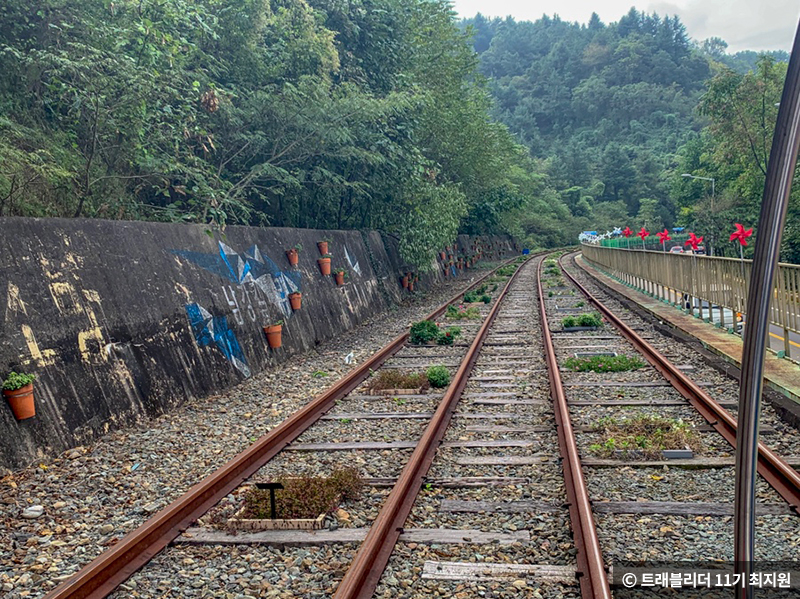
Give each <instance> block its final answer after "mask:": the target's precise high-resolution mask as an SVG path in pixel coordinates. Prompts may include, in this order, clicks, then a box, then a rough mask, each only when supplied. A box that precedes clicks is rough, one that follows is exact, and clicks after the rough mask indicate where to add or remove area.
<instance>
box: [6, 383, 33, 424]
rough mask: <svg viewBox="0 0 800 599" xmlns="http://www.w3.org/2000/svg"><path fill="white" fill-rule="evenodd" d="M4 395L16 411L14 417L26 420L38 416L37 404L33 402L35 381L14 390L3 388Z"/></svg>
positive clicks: (13, 410) (12, 409)
mask: <svg viewBox="0 0 800 599" xmlns="http://www.w3.org/2000/svg"><path fill="white" fill-rule="evenodd" d="M3 396H4V397H5V398H6V400H7V401H8V403H9V405H10V406H11V411H12V412H14V418H16V419H17V420H25V419H26V418H33V417H34V416H36V406H35V405H34V403H33V383H28V384H27V385H25V386H24V387H20V388H19V389H15V390H14V391H7V390H5V389H4V390H3Z"/></svg>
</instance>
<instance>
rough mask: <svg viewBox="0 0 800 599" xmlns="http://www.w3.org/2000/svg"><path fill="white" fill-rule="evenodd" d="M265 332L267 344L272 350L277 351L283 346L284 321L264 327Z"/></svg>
mask: <svg viewBox="0 0 800 599" xmlns="http://www.w3.org/2000/svg"><path fill="white" fill-rule="evenodd" d="M264 332H265V333H266V334H267V343H268V344H269V346H270V347H271V348H272V349H276V348H278V347H280V346H281V345H282V343H281V334H282V332H283V321H282V320H279V321H278V322H276V323H274V324H271V325H269V326H268V327H264Z"/></svg>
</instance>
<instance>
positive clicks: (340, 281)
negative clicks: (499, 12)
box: [334, 268, 347, 285]
mask: <svg viewBox="0 0 800 599" xmlns="http://www.w3.org/2000/svg"><path fill="white" fill-rule="evenodd" d="M334 277H335V278H336V284H337V285H344V280H345V278H346V277H347V271H346V270H345V269H344V268H337V269H336V270H335V271H334Z"/></svg>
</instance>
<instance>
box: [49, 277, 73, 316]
mask: <svg viewBox="0 0 800 599" xmlns="http://www.w3.org/2000/svg"><path fill="white" fill-rule="evenodd" d="M49 287H50V295H51V296H52V297H53V302H54V303H55V305H56V308H58V311H59V312H61V313H62V314H64V313H70V314H78V313H80V311H81V305H80V296H79V295H78V292H77V291H76V290H75V287H73V286H72V284H70V283H60V282H57V281H53V282H52V283H50V285H49Z"/></svg>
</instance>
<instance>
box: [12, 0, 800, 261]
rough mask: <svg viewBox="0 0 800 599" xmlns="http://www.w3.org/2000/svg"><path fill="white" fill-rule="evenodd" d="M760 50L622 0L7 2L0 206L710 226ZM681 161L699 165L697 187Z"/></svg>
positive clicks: (437, 229)
mask: <svg viewBox="0 0 800 599" xmlns="http://www.w3.org/2000/svg"><path fill="white" fill-rule="evenodd" d="M783 58H785V53H783V54H781V53H773V55H772V56H771V57H761V58H758V57H757V56H756V55H755V53H752V52H744V53H739V54H735V55H730V54H727V53H726V46H725V42H724V41H722V40H719V39H716V38H714V39H711V40H706V41H705V42H702V43H694V42H692V41H690V40H689V39H688V37H687V35H686V31H685V29H684V27H683V25H682V24H681V23H680V21H679V20H678V19H677V17H659V16H657V15H646V14H643V13H641V12H637V11H636V10H635V9H632V10H631V11H630V12H629V13H628V14H627V15H625V16H624V17H623V18H621V19H620V20H619V22H617V23H611V24H604V23H602V22H601V21H600V19H599V18H598V17H597V16H596V15H593V16H592V18H591V20H590V21H589V23H588V24H586V25H580V24H576V23H566V22H564V21H561V20H559V19H558V18H548V17H543V18H542V19H540V20H538V21H536V22H533V23H531V22H516V21H514V20H513V19H511V18H508V19H493V20H488V19H486V18H484V17H481V16H480V15H478V16H477V17H475V18H474V19H469V20H467V21H464V22H462V23H460V24H459V22H458V21H457V19H456V17H455V15H454V13H453V12H452V10H451V7H450V5H449V4H448V2H447V1H446V0H352V1H350V2H348V3H345V4H342V3H340V2H337V1H335V0H119V1H117V2H105V1H100V0H43V1H39V2H33V1H32V0H20V1H19V2H14V3H11V2H6V3H4V4H3V5H2V6H0V74H1V75H0V216H9V215H11V216H13V215H24V216H62V217H75V216H87V217H102V218H114V219H148V220H163V221H180V220H185V221H190V222H201V223H207V224H209V225H210V227H211V228H224V226H225V225H226V224H231V223H240V224H251V225H276V226H299V227H317V228H377V229H381V230H383V231H385V232H386V233H387V234H390V235H393V236H396V237H397V238H398V239H400V241H401V248H402V251H403V254H404V256H405V257H406V258H407V259H408V260H409V261H411V262H413V263H415V264H418V265H421V266H423V267H424V266H425V265H427V264H430V262H431V259H432V257H433V256H434V253H435V251H436V250H438V249H439V248H440V247H441V246H443V245H446V244H447V243H449V242H450V241H451V240H452V239H453V238H454V236H455V234H456V233H457V232H458V231H461V232H464V233H502V232H509V233H512V234H513V235H515V236H517V237H518V238H520V239H523V240H525V242H526V243H527V244H528V245H531V246H537V245H550V246H553V245H561V244H565V243H572V242H574V240H575V239H576V236H577V233H578V232H579V231H581V230H584V229H606V228H610V227H614V226H620V225H624V224H626V223H630V224H636V223H638V224H646V225H647V227H648V228H650V229H651V230H655V229H656V228H660V227H661V226H664V225H666V226H672V225H673V224H675V223H680V224H687V225H692V224H694V223H695V222H698V223H701V224H704V226H706V225H707V227H708V228H709V230H711V229H713V230H715V231H719V235H721V234H722V233H721V231H722V230H723V229H724V226H726V225H725V224H724V223H725V222H727V221H725V219H727V218H729V217H730V216H731V215H733V214H739V212H740V211H743V213H744V214H746V215H752V213H753V211H754V210H756V207H757V201H758V199H760V198H759V197H757V196H759V191H758V190H759V184H762V185H763V169H764V168H765V161H766V156H765V155H764V152H763V151H762V152H760V153H759V152H755V153H754V152H753V151H752V148H753V147H762V146H764V147H767V148H768V146H769V138H770V136H771V132H770V130H769V127H770V126H771V122H774V113H775V109H774V104H775V102H777V101H778V100H777V99H776V96H775V95H776V94H779V93H780V86H781V79H782V73H785V64H783V63H781V62H776V61H775V59H778V60H781V59H783ZM727 67H730V68H727ZM709 82H710V83H709ZM731 111H737V114H739V115H740V116H741V115H746V117H747V118H746V119H742V118H739V119H738V121H737V120H736V119H732V118H731ZM770 119H773V120H772V121H770ZM737 123H738V125H737ZM737 127H738V129H737ZM754 140H756V141H757V142H758V144H755V146H754V144H753V143H752V142H753V141H754ZM683 172H690V173H694V174H696V175H699V176H706V177H712V176H713V177H714V178H715V180H716V181H717V184H716V192H717V193H716V197H715V198H714V199H713V201H711V202H709V200H710V198H709V197H708V196H709V192H710V189H709V186H708V185H707V184H704V183H703V182H702V181H700V180H688V179H682V178H681V177H680V173H683ZM793 210H794V212H796V213H798V214H800V207H798V208H797V209H794V208H793ZM703 219H705V220H703ZM790 237H791V235H790ZM795 237H797V240H796V241H792V242H791V243H792V244H793V245H792V247H795V246H796V247H797V248H798V252H797V253H798V258H800V231H799V232H798V233H797V234H796V235H795Z"/></svg>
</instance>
